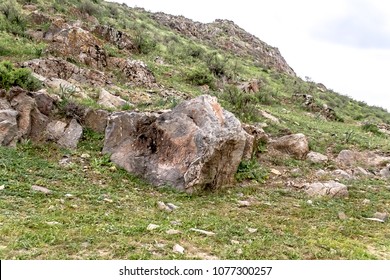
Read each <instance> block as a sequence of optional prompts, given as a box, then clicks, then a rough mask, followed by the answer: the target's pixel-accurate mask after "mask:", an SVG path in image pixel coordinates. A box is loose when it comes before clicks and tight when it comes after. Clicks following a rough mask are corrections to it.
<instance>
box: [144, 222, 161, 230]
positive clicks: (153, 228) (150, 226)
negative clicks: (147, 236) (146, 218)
mask: <svg viewBox="0 0 390 280" xmlns="http://www.w3.org/2000/svg"><path fill="white" fill-rule="evenodd" d="M159 227H160V226H159V225H155V224H149V225H148V226H147V227H146V229H147V230H148V231H152V230H155V229H158V228H159Z"/></svg>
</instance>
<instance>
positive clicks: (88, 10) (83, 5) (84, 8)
mask: <svg viewBox="0 0 390 280" xmlns="http://www.w3.org/2000/svg"><path fill="white" fill-rule="evenodd" d="M77 8H78V9H79V11H80V12H82V13H83V14H88V15H90V16H95V17H99V16H100V15H101V10H100V7H99V6H98V5H97V4H95V3H93V2H92V1H89V0H84V1H81V2H80V3H79V4H78V5H77Z"/></svg>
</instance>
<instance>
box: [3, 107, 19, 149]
mask: <svg viewBox="0 0 390 280" xmlns="http://www.w3.org/2000/svg"><path fill="white" fill-rule="evenodd" d="M18 114H19V113H18V112H17V111H15V110H12V109H8V110H0V145H1V146H15V145H16V142H17V140H18V138H19V137H18V123H17V117H18Z"/></svg>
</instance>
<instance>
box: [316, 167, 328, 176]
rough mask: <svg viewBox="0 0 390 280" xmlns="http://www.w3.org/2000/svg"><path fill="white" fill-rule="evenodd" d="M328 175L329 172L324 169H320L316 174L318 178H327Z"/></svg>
mask: <svg viewBox="0 0 390 280" xmlns="http://www.w3.org/2000/svg"><path fill="white" fill-rule="evenodd" d="M326 174H328V172H326V171H325V170H322V169H320V170H318V171H317V172H316V176H317V177H322V176H325V175H326Z"/></svg>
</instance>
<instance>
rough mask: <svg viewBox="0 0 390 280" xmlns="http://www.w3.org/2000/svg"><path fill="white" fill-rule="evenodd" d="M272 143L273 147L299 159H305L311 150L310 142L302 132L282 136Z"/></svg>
mask: <svg viewBox="0 0 390 280" xmlns="http://www.w3.org/2000/svg"><path fill="white" fill-rule="evenodd" d="M271 145H272V147H273V148H275V149H277V150H279V151H282V152H284V153H287V154H290V155H292V156H293V157H295V158H297V159H304V158H305V157H306V155H307V154H308V152H309V143H308V141H307V138H306V136H305V135H304V134H302V133H298V134H291V135H286V136H283V137H280V138H279V139H277V140H275V141H274V142H272V143H271Z"/></svg>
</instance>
